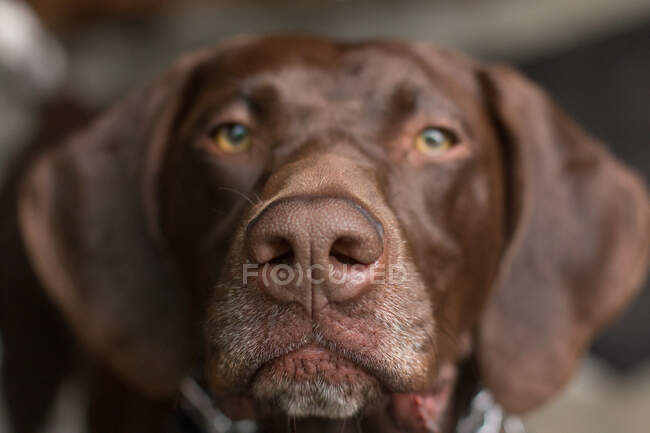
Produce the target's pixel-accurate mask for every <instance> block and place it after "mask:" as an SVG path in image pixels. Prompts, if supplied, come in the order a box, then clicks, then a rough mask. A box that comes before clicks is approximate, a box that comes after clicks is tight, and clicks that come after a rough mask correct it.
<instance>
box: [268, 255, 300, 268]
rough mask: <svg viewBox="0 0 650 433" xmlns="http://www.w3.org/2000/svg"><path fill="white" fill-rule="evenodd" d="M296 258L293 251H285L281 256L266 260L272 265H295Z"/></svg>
mask: <svg viewBox="0 0 650 433" xmlns="http://www.w3.org/2000/svg"><path fill="white" fill-rule="evenodd" d="M295 261H296V259H295V257H294V255H293V253H292V252H288V253H284V254H282V255H281V256H278V257H274V258H272V259H271V260H268V261H266V262H265V263H268V264H270V265H293V264H294V263H295Z"/></svg>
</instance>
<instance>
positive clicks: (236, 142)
mask: <svg viewBox="0 0 650 433" xmlns="http://www.w3.org/2000/svg"><path fill="white" fill-rule="evenodd" d="M212 140H213V141H214V143H215V144H216V145H217V146H218V147H219V149H220V150H221V151H223V152H225V153H239V152H243V151H245V150H247V149H248V148H249V147H250V141H251V140H250V133H249V130H248V128H247V127H246V126H245V125H242V124H241V123H224V124H222V125H219V126H217V127H216V128H215V129H214V132H213V133H212Z"/></svg>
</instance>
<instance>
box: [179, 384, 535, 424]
mask: <svg viewBox="0 0 650 433" xmlns="http://www.w3.org/2000/svg"><path fill="white" fill-rule="evenodd" d="M180 391H181V405H180V408H181V410H182V412H183V413H182V415H183V416H184V418H186V422H188V421H189V422H190V423H191V424H192V432H194V433H255V432H257V431H258V430H259V429H258V426H257V424H256V423H255V422H253V421H232V420H230V419H229V418H228V417H226V416H225V415H224V414H223V413H222V412H221V411H220V410H219V409H217V408H216V407H215V406H214V405H213V404H212V398H211V397H210V395H209V393H208V392H207V391H206V390H205V389H204V388H203V387H202V386H201V385H200V384H199V383H198V382H197V381H196V380H195V379H194V378H192V377H188V378H186V379H185V380H184V381H183V383H182V385H181V390H180ZM431 433H435V432H433V431H432V432H431ZM456 433H526V429H525V428H524V425H523V423H522V421H521V419H520V418H518V417H514V416H509V415H507V414H506V413H505V412H504V411H503V409H502V408H501V406H499V404H498V403H497V402H496V401H495V400H494V398H493V397H492V394H491V393H490V392H489V391H487V390H482V391H480V392H479V393H478V394H476V396H474V398H473V399H472V402H471V404H470V408H469V412H468V414H467V415H466V416H464V417H463V418H461V419H460V420H459V421H458V424H457V427H456Z"/></svg>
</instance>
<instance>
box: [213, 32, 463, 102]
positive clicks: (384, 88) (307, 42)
mask: <svg viewBox="0 0 650 433" xmlns="http://www.w3.org/2000/svg"><path fill="white" fill-rule="evenodd" d="M436 55H437V53H436V52H435V51H432V53H430V56H436ZM218 63H219V64H220V66H221V67H219V69H220V70H221V71H223V72H224V73H225V75H226V77H227V80H226V82H228V83H233V82H236V83H237V85H238V86H239V87H241V88H242V89H243V90H244V91H245V92H246V91H248V90H250V91H251V92H252V91H253V89H255V88H258V87H264V86H271V87H272V88H273V89H274V90H275V91H276V92H277V93H278V94H279V95H280V96H281V97H282V98H283V100H284V101H286V102H297V103H301V102H302V103H306V104H309V105H311V103H322V102H326V103H341V102H346V101H347V102H348V103H354V102H353V101H356V102H357V103H364V104H369V103H370V104H372V103H380V102H381V101H384V100H386V99H388V98H390V97H391V96H393V95H394V93H395V91H396V90H398V89H404V88H409V89H411V90H413V91H414V92H417V93H426V94H428V95H430V96H432V97H436V98H437V99H440V100H445V99H452V98H451V96H450V92H449V89H450V88H451V87H454V84H453V81H454V76H453V74H449V70H448V68H438V67H437V66H436V65H440V62H430V61H428V60H427V59H424V58H423V57H422V56H421V55H420V54H419V53H418V52H417V50H415V49H412V46H411V44H408V43H400V42H388V41H380V42H365V43H345V42H333V41H329V40H325V39H319V38H295V37H294V38H278V37H275V38H265V39H262V40H256V41H254V42H249V43H247V44H243V45H240V46H237V47H235V48H234V49H231V50H228V52H227V53H226V55H225V56H223V57H222V58H221V59H220V61H218ZM217 85H218V83H217ZM366 108H368V107H366Z"/></svg>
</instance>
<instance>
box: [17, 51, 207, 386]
mask: <svg viewBox="0 0 650 433" xmlns="http://www.w3.org/2000/svg"><path fill="white" fill-rule="evenodd" d="M213 56H214V53H211V52H210V53H208V52H202V53H198V54H195V55H192V56H190V57H187V58H184V59H182V60H181V61H180V62H178V63H177V64H176V65H175V66H174V67H173V68H172V69H171V70H170V71H169V72H168V73H167V74H166V75H164V76H163V77H162V79H160V80H158V81H157V82H155V83H154V84H152V85H150V86H149V87H147V88H144V89H142V90H140V91H138V92H136V93H135V94H132V95H131V96H130V97H128V98H127V99H126V100H124V101H122V102H121V103H120V104H118V105H117V106H115V107H114V108H113V109H111V110H109V111H108V112H107V113H106V114H105V115H102V116H100V117H99V118H98V119H97V120H96V121H95V122H93V123H92V124H91V125H90V126H89V127H88V128H86V129H85V130H83V131H81V132H80V133H78V134H76V135H74V136H73V137H71V138H70V139H68V140H67V141H65V142H64V143H62V144H60V145H56V146H52V150H51V151H48V152H47V153H46V154H45V155H43V156H42V157H40V158H39V159H38V160H37V161H36V162H35V163H34V165H33V166H32V167H31V169H30V170H29V171H28V173H27V174H26V176H25V177H24V179H23V181H22V185H21V189H20V191H19V203H18V212H19V221H20V228H21V232H22V235H23V238H24V241H25V244H26V247H27V251H28V255H29V256H30V260H31V262H32V265H33V267H34V269H35V271H36V273H37V275H38V277H39V279H40V280H41V282H42V284H43V286H44V287H45V289H46V291H47V292H48V294H49V295H50V296H51V297H52V299H53V300H54V301H55V303H56V304H57V305H58V307H59V308H60V309H61V310H62V312H63V314H64V317H65V318H66V320H67V321H68V322H69V325H70V327H71V329H72V330H73V332H75V333H76V334H77V335H78V337H79V338H80V339H81V341H82V342H83V343H84V344H85V345H86V346H87V347H88V348H89V349H90V350H91V351H92V352H93V353H94V354H95V355H96V357H97V358H98V359H100V360H101V361H102V362H106V363H108V364H109V367H111V368H113V369H115V371H116V372H117V373H118V374H120V375H121V376H122V377H123V378H124V379H125V380H127V381H128V382H130V383H131V384H132V385H134V386H136V387H138V388H139V389H141V390H142V391H144V392H146V393H148V394H150V395H152V396H164V395H169V394H170V393H173V392H174V391H175V389H176V387H177V385H178V382H179V380H180V378H181V377H182V376H183V375H184V374H185V373H186V371H187V370H188V368H189V367H190V366H191V364H192V362H193V360H194V357H195V356H196V353H197V348H198V344H197V341H198V335H199V333H198V332H196V331H195V329H194V327H195V326H196V324H195V323H194V322H195V320H194V317H193V310H192V305H191V300H190V299H189V295H188V294H187V293H186V292H185V291H183V290H182V288H181V286H180V284H179V283H178V278H177V276H176V275H175V271H174V269H173V266H172V265H171V264H170V263H169V262H168V257H167V254H166V252H165V247H164V242H162V240H161V237H160V236H158V234H157V233H158V231H157V228H156V224H155V220H156V209H155V207H156V206H155V204H156V193H157V191H156V180H157V172H158V165H159V163H160V160H161V159H162V154H163V150H164V147H165V144H166V143H165V142H166V140H167V138H168V137H169V136H170V129H171V127H172V124H173V122H174V119H175V116H176V113H177V112H178V109H179V105H180V104H181V102H180V101H182V99H183V93H184V92H185V91H186V88H187V83H188V82H190V81H191V77H192V74H193V71H194V70H195V69H196V68H197V67H198V65H200V64H202V63H203V62H205V61H207V60H208V59H210V58H212V57H213Z"/></svg>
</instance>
